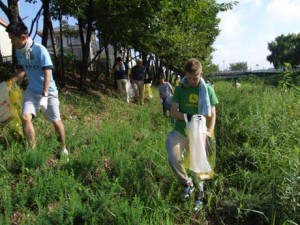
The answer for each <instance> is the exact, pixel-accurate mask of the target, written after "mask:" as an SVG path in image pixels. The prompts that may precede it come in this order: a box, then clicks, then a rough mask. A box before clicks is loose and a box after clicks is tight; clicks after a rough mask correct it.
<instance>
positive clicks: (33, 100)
mask: <svg viewBox="0 0 300 225" xmlns="http://www.w3.org/2000/svg"><path fill="white" fill-rule="evenodd" d="M39 100H40V96H38V95H35V94H34V93H33V92H31V91H30V90H26V91H25V93H24V98H23V106H22V117H21V118H22V125H23V131H24V133H25V137H26V140H27V142H28V144H29V145H30V146H31V147H32V148H34V147H35V145H36V143H35V131H34V127H33V124H32V119H33V118H34V117H35V116H36V113H37V108H38V104H39Z"/></svg>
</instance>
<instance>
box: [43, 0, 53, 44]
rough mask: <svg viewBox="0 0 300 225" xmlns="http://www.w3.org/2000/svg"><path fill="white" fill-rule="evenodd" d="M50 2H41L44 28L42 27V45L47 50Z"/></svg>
mask: <svg viewBox="0 0 300 225" xmlns="http://www.w3.org/2000/svg"><path fill="white" fill-rule="evenodd" d="M49 4H50V0H44V1H43V11H44V13H43V14H44V27H43V36H42V45H44V46H45V47H46V48H47V45H48V43H47V42H48V37H49V33H48V32H49V23H50V20H51V18H50V11H49Z"/></svg>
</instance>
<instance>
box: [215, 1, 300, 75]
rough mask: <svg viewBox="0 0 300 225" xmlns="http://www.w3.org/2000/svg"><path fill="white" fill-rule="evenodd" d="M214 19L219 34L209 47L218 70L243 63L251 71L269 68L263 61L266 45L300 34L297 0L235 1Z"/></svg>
mask: <svg viewBox="0 0 300 225" xmlns="http://www.w3.org/2000/svg"><path fill="white" fill-rule="evenodd" d="M217 2H219V3H221V2H229V0H228V1H227V0H217ZM218 17H219V18H220V19H221V22H220V24H219V28H220V30H221V32H220V34H219V36H218V37H217V38H216V41H215V43H214V45H213V47H214V48H215V49H216V50H215V52H214V53H213V63H214V64H217V65H219V69H220V70H226V69H228V68H229V66H230V63H237V62H247V65H248V68H249V69H251V70H256V69H268V68H273V65H272V64H270V63H269V62H268V61H267V60H266V57H267V56H268V55H270V54H271V52H270V51H269V50H268V43H270V42H272V41H274V40H275V38H276V37H277V36H280V35H281V34H284V35H288V34H291V33H300V25H299V22H300V0H239V3H238V5H236V6H235V7H234V8H233V9H232V10H229V11H226V12H222V13H219V15H218Z"/></svg>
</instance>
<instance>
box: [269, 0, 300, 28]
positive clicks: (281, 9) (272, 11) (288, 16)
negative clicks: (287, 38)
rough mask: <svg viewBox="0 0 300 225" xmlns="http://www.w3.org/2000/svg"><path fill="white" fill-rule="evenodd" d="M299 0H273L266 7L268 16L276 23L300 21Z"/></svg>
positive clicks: (270, 20) (271, 21)
mask: <svg viewBox="0 0 300 225" xmlns="http://www.w3.org/2000/svg"><path fill="white" fill-rule="evenodd" d="M299 12H300V1H299V0H272V1H271V2H270V3H269V4H268V6H267V8H266V18H267V19H268V22H270V23H273V24H274V25H276V24H277V25H279V24H282V23H289V22H290V23H299V20H300V13H299Z"/></svg>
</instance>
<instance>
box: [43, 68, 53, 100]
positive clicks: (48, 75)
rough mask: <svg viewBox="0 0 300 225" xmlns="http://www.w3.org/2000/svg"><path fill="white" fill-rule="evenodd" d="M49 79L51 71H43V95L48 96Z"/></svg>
mask: <svg viewBox="0 0 300 225" xmlns="http://www.w3.org/2000/svg"><path fill="white" fill-rule="evenodd" d="M50 77H51V70H50V69H46V70H44V89H43V95H45V94H46V95H48V91H49V86H50Z"/></svg>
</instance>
